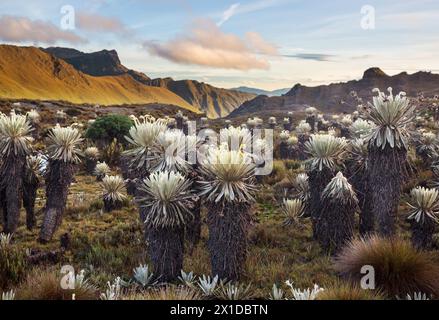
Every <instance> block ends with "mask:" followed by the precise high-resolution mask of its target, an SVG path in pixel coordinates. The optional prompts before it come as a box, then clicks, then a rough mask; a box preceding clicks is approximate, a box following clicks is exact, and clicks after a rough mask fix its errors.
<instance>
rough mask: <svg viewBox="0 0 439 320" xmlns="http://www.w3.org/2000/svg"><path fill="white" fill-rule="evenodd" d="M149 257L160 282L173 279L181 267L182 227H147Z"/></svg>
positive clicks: (182, 250) (178, 273)
mask: <svg viewBox="0 0 439 320" xmlns="http://www.w3.org/2000/svg"><path fill="white" fill-rule="evenodd" d="M147 240H148V251H149V257H150V259H151V261H152V264H153V266H154V273H155V274H156V275H157V276H158V277H159V278H158V279H159V281H161V282H169V281H174V280H176V279H177V278H178V276H179V275H180V272H181V270H182V269H183V253H184V230H183V228H148V231H147Z"/></svg>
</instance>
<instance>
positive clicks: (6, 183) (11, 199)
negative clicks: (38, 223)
mask: <svg viewBox="0 0 439 320" xmlns="http://www.w3.org/2000/svg"><path fill="white" fill-rule="evenodd" d="M24 163H25V157H21V156H16V155H15V154H12V153H11V155H9V156H8V157H6V158H5V159H3V164H2V167H1V170H0V172H2V174H3V175H2V177H1V181H0V186H1V188H2V189H3V192H2V193H3V196H4V200H3V201H4V206H3V208H4V209H3V210H4V212H3V214H4V217H5V221H4V226H3V228H4V232H6V233H14V232H15V231H16V230H17V227H18V223H19V220H20V208H21V191H22V178H21V177H22V175H23V171H24Z"/></svg>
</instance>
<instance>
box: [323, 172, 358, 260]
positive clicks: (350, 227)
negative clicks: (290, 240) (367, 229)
mask: <svg viewBox="0 0 439 320" xmlns="http://www.w3.org/2000/svg"><path fill="white" fill-rule="evenodd" d="M322 205H323V208H322V213H321V216H320V221H319V225H320V227H319V232H320V236H319V238H318V239H319V242H320V245H321V246H322V247H323V248H324V249H325V250H326V251H327V252H329V253H335V252H337V251H339V250H340V249H341V248H343V246H344V245H345V244H346V243H347V242H348V241H350V240H351V239H352V237H353V234H354V230H355V213H356V211H357V208H358V200H357V196H356V195H355V192H354V190H353V189H352V186H351V185H350V184H349V182H348V180H347V179H346V178H345V177H344V176H343V174H342V173H341V172H339V173H337V175H336V176H335V177H334V178H333V179H332V180H331V182H329V184H328V185H327V186H326V188H325V190H323V193H322Z"/></svg>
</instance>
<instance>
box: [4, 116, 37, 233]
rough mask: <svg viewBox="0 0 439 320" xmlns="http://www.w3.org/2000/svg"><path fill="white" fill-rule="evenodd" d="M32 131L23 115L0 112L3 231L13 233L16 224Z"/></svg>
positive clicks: (18, 216)
mask: <svg viewBox="0 0 439 320" xmlns="http://www.w3.org/2000/svg"><path fill="white" fill-rule="evenodd" d="M31 131H32V128H31V125H30V123H29V121H28V119H27V118H26V116H23V115H17V114H15V112H11V114H10V115H5V114H3V113H0V205H1V207H2V208H3V217H4V220H3V221H4V224H3V226H4V231H5V232H6V233H13V232H15V230H16V229H17V227H18V223H19V218H20V206H21V189H22V181H23V180H22V174H23V171H24V167H25V165H26V157H27V156H28V155H29V154H30V153H31V143H32V141H33V138H32V137H31V136H30V134H31Z"/></svg>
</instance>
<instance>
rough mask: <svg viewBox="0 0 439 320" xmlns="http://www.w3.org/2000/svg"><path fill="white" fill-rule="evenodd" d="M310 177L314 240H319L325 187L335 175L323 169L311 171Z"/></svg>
mask: <svg viewBox="0 0 439 320" xmlns="http://www.w3.org/2000/svg"><path fill="white" fill-rule="evenodd" d="M308 176H309V178H308V179H309V180H308V181H309V187H310V205H309V212H310V215H311V222H312V230H313V238H314V240H318V239H319V237H320V235H321V230H320V228H321V224H320V216H321V213H322V208H323V205H322V201H321V195H322V192H323V190H324V189H325V187H326V186H327V185H328V183H329V182H330V181H331V179H332V178H333V173H332V171H331V170H330V169H328V168H326V167H323V168H322V170H321V171H318V170H311V171H310V172H309V173H308Z"/></svg>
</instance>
